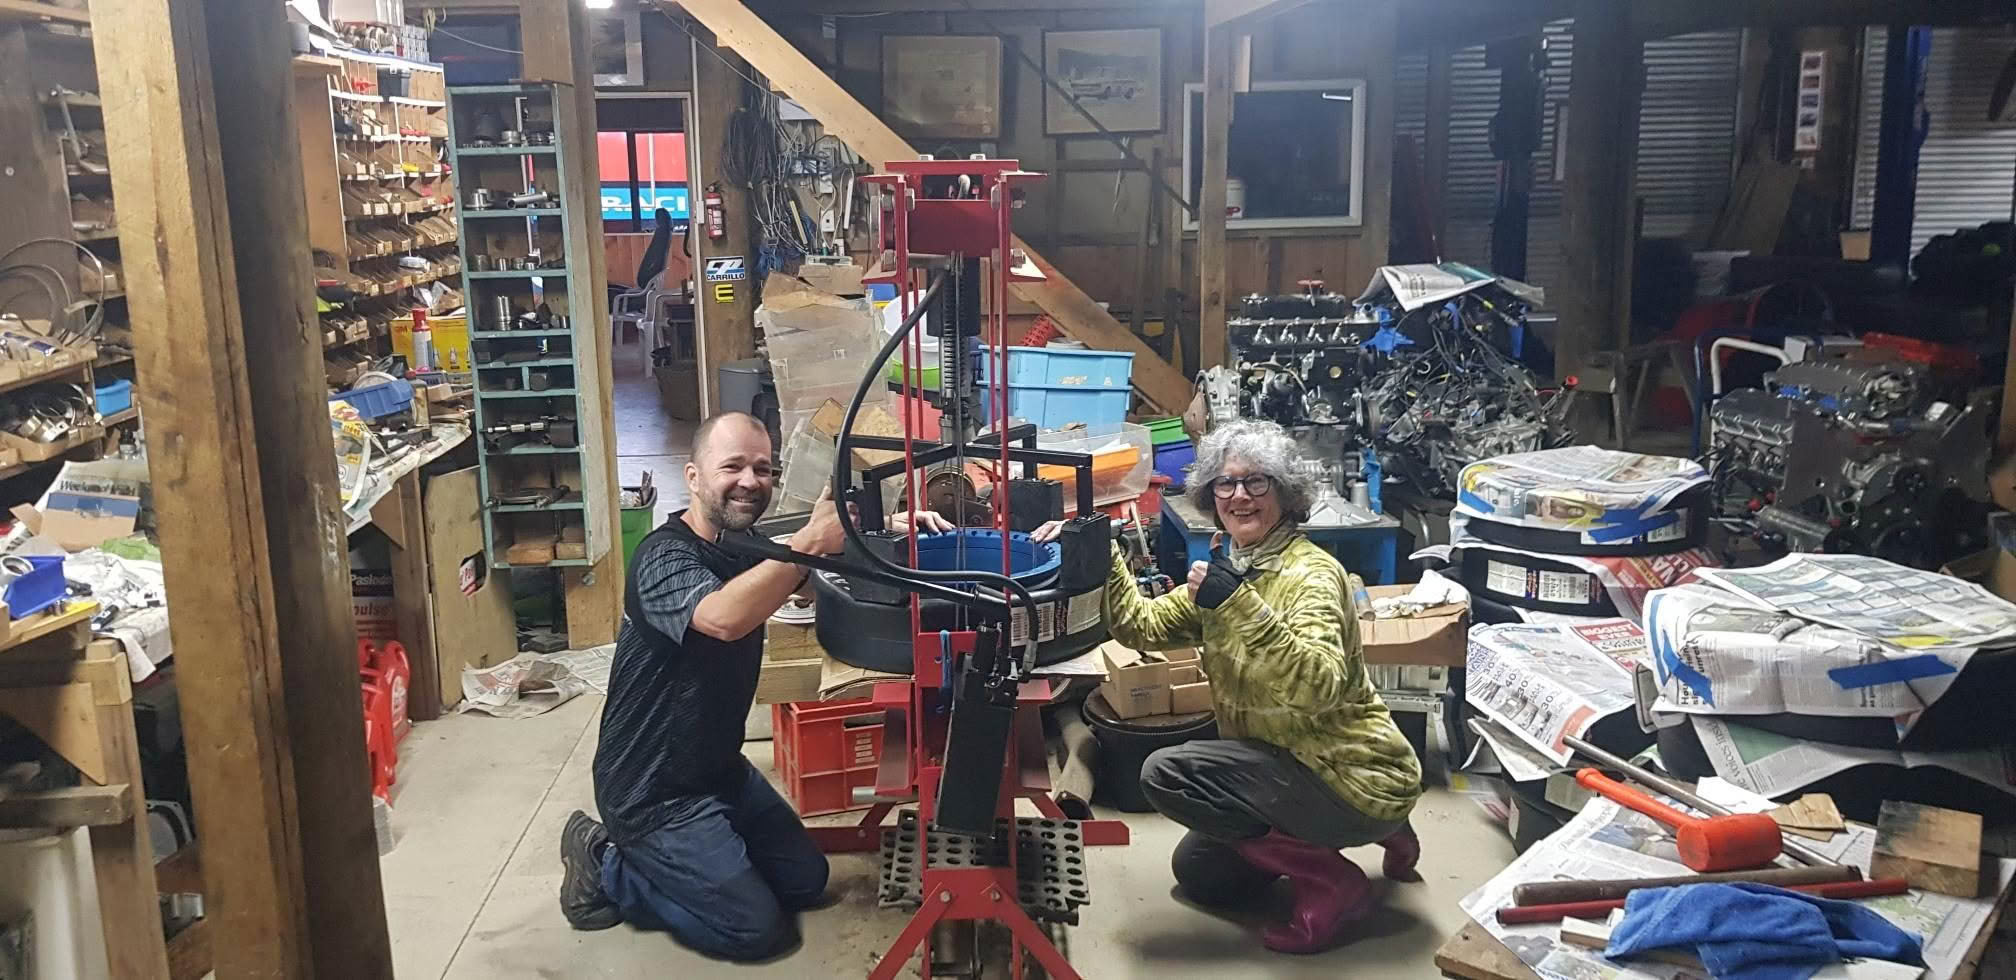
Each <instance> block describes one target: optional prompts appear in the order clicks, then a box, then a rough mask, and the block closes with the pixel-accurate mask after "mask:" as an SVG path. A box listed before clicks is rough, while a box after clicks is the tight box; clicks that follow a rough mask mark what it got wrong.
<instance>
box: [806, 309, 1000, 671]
mask: <svg viewBox="0 0 2016 980" xmlns="http://www.w3.org/2000/svg"><path fill="white" fill-rule="evenodd" d="M949 275H950V272H949V271H948V270H944V269H941V270H939V272H938V274H937V275H935V276H933V277H931V284H930V285H929V286H927V287H925V290H924V295H923V296H921V297H919V298H918V300H917V308H916V309H914V310H911V311H910V315H909V316H906V317H904V318H903V321H902V322H901V323H898V324H897V325H896V329H895V330H894V331H892V332H891V334H890V337H889V342H888V343H886V344H883V345H882V350H881V352H880V353H877V354H876V355H875V363H874V364H872V365H870V366H869V368H868V373H867V374H864V375H862V376H861V385H860V387H858V388H856V389H855V390H854V399H853V400H852V401H850V402H848V403H847V415H846V417H845V418H844V419H842V420H841V423H840V434H839V436H838V437H836V438H835V440H834V444H833V486H834V487H835V488H836V492H837V488H840V487H845V486H848V485H849V484H850V483H851V482H852V481H851V480H849V479H848V474H847V461H848V460H849V459H851V458H853V457H852V453H851V450H850V449H849V447H848V437H849V436H850V435H852V433H853V431H854V419H855V418H856V417H857V416H859V415H860V414H861V405H862V403H864V402H866V401H867V400H868V392H870V391H872V390H874V387H875V385H876V384H878V383H880V382H881V381H882V372H883V369H884V367H885V366H886V365H887V364H888V363H889V358H891V357H894V356H895V354H896V350H897V348H899V347H901V346H903V341H904V340H905V339H906V338H908V337H909V335H910V331H912V330H915V329H916V328H917V324H919V323H921V322H923V320H924V311H926V310H928V309H930V308H931V301H932V300H933V299H936V298H937V296H938V290H939V289H941V288H943V287H944V285H945V280H946V278H947V277H948V276H949ZM899 288H901V287H900V286H899ZM956 341H957V338H956V337H947V338H946V339H945V342H946V343H955V342H956ZM915 478H916V476H915V474H911V475H910V479H912V480H914V479H915ZM845 504H846V502H845V501H842V500H835V501H834V505H835V509H836V511H837V516H838V517H839V518H840V530H841V531H842V532H843V533H845V534H846V536H847V540H848V541H850V542H852V543H853V544H854V546H855V547H856V548H857V549H859V550H860V551H861V553H862V554H864V555H866V556H867V558H868V562H869V564H871V565H874V566H876V567H878V568H881V569H883V570H885V571H887V572H890V573H892V574H896V575H901V576H904V577H906V578H913V579H915V580H917V581H923V582H979V581H988V582H999V583H1001V587H1002V592H1004V593H1007V592H1013V593H1014V594H1015V597H1016V598H1018V599H1020V600H1021V601H1022V604H1023V607H1024V608H1026V609H1028V610H1029V653H1028V655H1027V656H1026V657H1025V658H1024V660H1025V662H1027V663H1031V664H1033V663H1035V662H1036V646H1037V640H1036V636H1037V633H1038V630H1037V629H1036V598H1035V597H1034V596H1032V595H1030V594H1029V590H1028V589H1025V588H1023V587H1022V583H1020V582H1017V581H1015V580H1014V579H1013V578H1011V577H1009V576H1006V575H1002V574H1000V573H999V572H982V571H973V570H963V569H953V570H946V571H926V570H924V569H917V568H904V567H903V566H901V565H898V564H896V563H894V562H892V561H890V560H888V559H886V558H884V557H882V556H881V555H878V554H876V553H875V552H874V551H872V550H870V549H869V548H868V546H867V545H866V544H865V543H863V539H862V537H861V530H860V529H859V528H857V527H855V526H854V515H853V514H851V513H849V512H848V509H847V507H846V506H845ZM910 533H912V534H915V533H917V529H916V528H911V529H910ZM1001 533H1002V534H1003V535H1004V540H1005V535H1007V534H1008V532H1007V531H1006V530H1005V529H1004V530H1003V531H1002V532H1001ZM1002 605H1003V606H1004V607H1005V608H1004V609H1003V612H1004V613H1009V614H1010V615H1007V616H1005V617H1004V618H1006V619H1009V620H1013V618H1014V617H1013V615H1012V610H1013V607H1012V605H1010V604H1009V603H1007V602H1006V601H1005V596H1004V601H1003V603H1002ZM1011 630H1012V625H1011Z"/></svg>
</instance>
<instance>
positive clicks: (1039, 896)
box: [879, 810, 1092, 925]
mask: <svg viewBox="0 0 2016 980" xmlns="http://www.w3.org/2000/svg"><path fill="white" fill-rule="evenodd" d="M1012 833H1013V837H1012V841H1013V846H1014V848H1015V872H1016V875H1015V876H1016V886H1017V891H1018V896H1017V897H1018V900H1019V901H1020V903H1021V905H1022V910H1023V911H1024V912H1027V913H1028V914H1029V916H1030V917H1031V918H1033V919H1037V920H1039V921H1050V922H1062V923H1064V924H1066V925H1077V924H1078V907H1079V906H1081V905H1086V904H1089V903H1090V902H1091V901H1092V897H1091V896H1092V891H1091V885H1090V882H1089V881H1088V879H1087V878H1086V876H1085V835H1084V833H1083V831H1082V829H1081V828H1080V827H1079V825H1078V822H1077V821H1075V820H1048V819H1044V818H1041V817H1021V818H1017V819H1016V821H1015V826H1014V829H1013V832H1012ZM1010 841H1011V837H1010V830H1009V827H1008V821H1006V820H1002V821H999V822H998V823H997V824H996V827H995V832H994V834H993V836H991V837H989V838H987V839H986V840H979V839H976V838H973V837H970V836H968V835H965V834H951V833H945V832H942V831H932V832H931V833H930V834H928V835H927V834H925V833H924V832H923V830H922V829H921V828H920V827H919V826H918V823H917V812H916V811H915V810H905V811H903V812H902V814H901V817H900V819H899V820H898V822H897V825H896V826H895V827H892V828H889V829H887V830H884V831H883V832H882V889H881V894H880V898H879V904H881V905H882V906H884V907H915V906H917V905H919V904H920V903H922V902H923V900H924V885H923V871H924V868H925V866H926V865H927V864H928V865H929V866H930V867H933V868H982V867H1001V866H1003V865H1005V864H1007V863H1008V848H1009V846H1010Z"/></svg>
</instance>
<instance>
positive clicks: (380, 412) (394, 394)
mask: <svg viewBox="0 0 2016 980" xmlns="http://www.w3.org/2000/svg"><path fill="white" fill-rule="evenodd" d="M329 400H330V401H332V402H349V403H350V407H352V408H355V409H356V410H357V414H359V415H362V416H363V417H365V418H367V419H375V418H378V417H380V416H384V415H391V414H394V413H396V412H403V411H405V410H406V407H407V406H409V405H411V404H413V386H412V385H411V384H410V383H408V382H405V381H387V382H384V383H382V384H375V385H372V386H371V387H369V388H358V389H356V390H354V391H343V392H338V393H336V394H334V395H330V396H329ZM99 411H104V410H103V409H100V410H99Z"/></svg>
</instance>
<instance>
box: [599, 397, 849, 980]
mask: <svg viewBox="0 0 2016 980" xmlns="http://www.w3.org/2000/svg"><path fill="white" fill-rule="evenodd" d="M776 473H777V470H776V467H775V465H774V463H773V462H772V461H771V456H770V437H769V435H768V434H766V433H765V432H764V429H763V425H762V423H761V422H758V421H757V420H756V419H755V418H754V417H752V416H749V415H744V414H742V413H739V412H731V413H728V414H725V415H717V416H715V417H713V418H711V419H708V420H707V421H706V422H704V423H702V424H701V425H700V429H699V431H698V432H696V433H694V436H693V457H692V460H691V461H690V462H688V463H687V464H686V485H687V488H688V489H689V490H691V491H692V495H693V503H692V506H691V507H690V508H689V509H687V510H685V511H682V512H680V513H678V514H674V515H672V517H671V519H669V520H667V521H666V522H665V524H664V526H662V527H660V528H658V529H657V530H656V531H653V532H652V533H651V534H650V535H649V536H647V537H646V538H645V539H644V540H643V541H642V542H641V543H640V544H638V546H637V553H636V556H635V557H634V558H633V559H632V560H631V563H630V574H629V580H628V582H627V583H626V587H625V589H624V595H623V611H624V619H623V631H622V635H621V637H620V638H619V639H618V640H617V643H616V658H615V662H614V663H613V665H612V666H611V668H610V671H609V698H608V701H607V702H606V703H605V704H604V705H603V707H602V739H601V744H600V745H599V746H598V747H597V748H596V750H595V805H596V807H597V808H598V809H600V810H601V812H602V817H603V819H605V820H607V821H608V827H607V829H606V831H605V829H604V827H603V825H601V824H598V823H596V822H595V821H594V820H593V819H591V818H590V817H589V816H588V815H587V814H585V813H582V812H580V811H578V810H577V811H575V813H574V815H573V816H572V817H570V818H569V819H568V821H567V828H566V830H565V831H563V832H562V836H561V843H560V855H561V860H562V862H563V863H564V864H565V866H566V877H565V879H564V880H563V881H562V883H561V885H560V911H561V912H562V913H563V914H565V915H566V917H567V922H568V924H570V925H572V926H573V927H574V928H576V929H607V928H609V927H610V926H613V925H616V924H617V923H619V922H628V923H630V924H631V925H633V926H636V927H638V928H640V929H661V930H664V931H666V932H669V933H671V934H672V935H673V936H674V937H676V938H677V939H678V940H679V941H680V942H682V943H684V944H686V945H687V946H690V947H692V948H693V949H696V950H698V951H700V952H702V953H706V954H708V955H710V956H717V957H722V958H724V959H732V960H758V959H766V958H768V957H772V956H775V955H777V954H779V953H782V952H784V951H785V950H787V949H789V948H790V947H791V946H792V944H794V943H795V942H797V938H798V934H797V928H796V923H795V913H797V912H798V911H799V910H801V909H805V908H809V907H811V906H812V905H815V904H817V903H818V902H819V901H820V897H821V895H823V894H824V892H825V890H826V857H825V855H823V854H821V853H820V852H819V848H818V847H817V846H816V845H815V844H813V842H812V838H811V836H810V835H808V834H807V833H806V832H805V825H804V824H803V823H801V822H800V821H799V820H798V815H797V814H796V813H794V812H792V809H791V807H790V805H789V804H787V803H785V802H784V800H783V798H781V797H779V796H778V795H777V791H776V790H774V789H771V788H770V784H769V783H768V782H767V781H766V780H764V778H763V775H762V774H761V773H759V772H757V771H756V768H755V767H754V766H752V765H750V764H749V762H748V760H747V759H744V758H743V757H742V724H743V719H744V717H745V716H747V715H748V713H749V706H750V704H751V703H752V702H753V701H754V699H755V696H756V677H757V670H758V668H759V667H760V666H761V664H762V660H763V621H764V620H766V619H768V618H769V617H770V614H771V613H774V612H776V611H777V610H778V608H779V607H781V606H783V605H784V603H785V602H786V601H787V600H789V599H790V597H791V594H792V593H793V592H795V591H797V590H798V589H799V588H800V587H802V586H803V585H804V584H805V578H806V570H805V569H804V568H802V567H800V566H797V565H790V564H786V563H784V562H777V561H751V560H748V559H745V558H741V557H737V556H735V555H732V554H730V553H728V552H727V551H725V550H723V549H722V548H721V547H720V546H719V545H718V544H717V543H716V542H717V541H718V539H720V538H721V537H722V536H724V535H730V534H749V533H750V531H749V529H750V527H752V526H753V525H755V523H756V520H757V518H759V517H761V516H762V514H763V512H764V510H765V509H767V508H768V507H769V505H770V492H771V488H772V486H773V484H774V482H775V480H776ZM841 540H842V532H841V529H840V524H839V520H838V518H837V517H836V515H835V514H834V511H833V503H832V502H831V501H830V500H821V501H820V503H819V505H818V506H817V507H816V508H814V510H813V512H812V516H811V519H810V520H809V521H807V523H806V524H805V526H804V528H803V529H801V530H799V531H798V532H797V533H796V534H794V535H792V536H791V541H790V546H791V548H792V550H794V551H798V552H801V553H804V554H836V553H838V552H839V551H840V550H841Z"/></svg>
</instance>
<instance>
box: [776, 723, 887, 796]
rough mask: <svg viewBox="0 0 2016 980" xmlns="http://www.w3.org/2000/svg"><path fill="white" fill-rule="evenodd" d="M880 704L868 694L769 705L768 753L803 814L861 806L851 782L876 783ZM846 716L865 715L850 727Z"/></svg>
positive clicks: (879, 742)
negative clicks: (875, 702) (877, 704)
mask: <svg viewBox="0 0 2016 980" xmlns="http://www.w3.org/2000/svg"><path fill="white" fill-rule="evenodd" d="M881 714H882V709H880V708H877V707H875V705H874V704H873V703H871V702H870V701H868V700H867V699H865V698H864V699H860V700H853V701H831V702H828V701H800V702H797V703H793V704H775V705H771V706H770V726H771V736H770V758H771V761H772V762H773V763H775V765H776V767H777V776H778V778H779V779H780V780H782V781H783V783H784V795H785V796H787V797H789V798H790V800H791V805H792V806H795V807H797V808H798V813H799V815H801V816H807V817H809V816H816V815H818V814H821V813H840V812H842V811H846V810H859V809H862V808H863V807H862V806H859V805H856V804H855V803H854V787H856V786H873V785H875V766H876V764H877V763H879V762H880V761H881V760H882V724H881V717H880V716H881ZM848 719H867V720H868V723H866V724H863V723H861V722H859V721H857V722H856V725H855V727H848V725H847V721H848Z"/></svg>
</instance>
